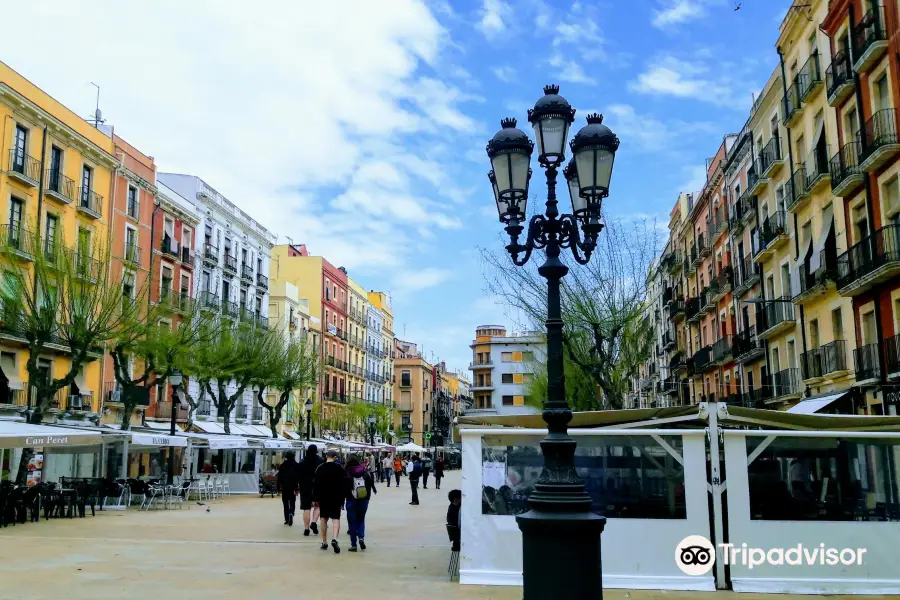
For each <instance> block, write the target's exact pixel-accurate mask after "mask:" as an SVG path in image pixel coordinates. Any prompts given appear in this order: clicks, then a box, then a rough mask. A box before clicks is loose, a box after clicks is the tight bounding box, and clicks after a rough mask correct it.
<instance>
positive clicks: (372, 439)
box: [369, 415, 375, 446]
mask: <svg viewBox="0 0 900 600" xmlns="http://www.w3.org/2000/svg"><path fill="white" fill-rule="evenodd" d="M369 443H370V444H371V445H372V446H374V445H375V415H369Z"/></svg>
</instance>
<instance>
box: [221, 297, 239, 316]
mask: <svg viewBox="0 0 900 600" xmlns="http://www.w3.org/2000/svg"><path fill="white" fill-rule="evenodd" d="M240 315H241V311H240V308H239V307H238V305H237V303H236V302H232V301H231V300H222V316H223V317H225V318H226V319H238V318H239V317H240Z"/></svg>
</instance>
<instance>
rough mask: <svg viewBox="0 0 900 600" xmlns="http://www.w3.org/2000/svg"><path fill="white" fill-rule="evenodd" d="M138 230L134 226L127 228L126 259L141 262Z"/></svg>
mask: <svg viewBox="0 0 900 600" xmlns="http://www.w3.org/2000/svg"><path fill="white" fill-rule="evenodd" d="M137 237H138V232H137V229H134V228H133V227H126V228H125V260H130V261H132V262H139V261H140V260H141V257H140V255H139V254H138V243H137Z"/></svg>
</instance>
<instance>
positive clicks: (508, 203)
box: [487, 85, 619, 600]
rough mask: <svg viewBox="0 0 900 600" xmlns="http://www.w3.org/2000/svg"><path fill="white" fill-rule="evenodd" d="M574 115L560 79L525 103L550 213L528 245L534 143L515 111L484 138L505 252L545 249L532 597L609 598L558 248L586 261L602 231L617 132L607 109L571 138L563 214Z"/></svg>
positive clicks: (527, 544)
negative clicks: (571, 374)
mask: <svg viewBox="0 0 900 600" xmlns="http://www.w3.org/2000/svg"><path fill="white" fill-rule="evenodd" d="M574 119H575V110H574V109H573V108H572V107H571V106H570V105H569V103H568V102H567V101H566V99H565V98H563V97H562V96H560V95H559V87H557V86H552V85H551V86H547V87H545V88H544V96H543V97H541V98H540V99H539V100H538V101H537V102H536V103H535V105H534V108H533V109H531V110H529V111H528V121H529V122H530V123H531V124H532V126H533V127H534V133H535V138H536V139H537V140H538V163H539V164H540V166H541V167H542V168H543V169H544V170H545V173H546V177H547V203H546V208H545V211H544V214H536V215H534V216H533V217H532V218H531V220H530V221H529V223H528V232H527V235H526V239H525V243H524V244H522V243H520V242H519V236H520V235H522V233H523V231H524V228H523V225H522V224H523V223H524V222H525V219H526V214H525V209H526V205H527V198H528V184H529V180H530V177H531V168H530V166H529V164H530V160H531V154H532V151H533V149H534V144H533V143H532V142H531V140H529V139H528V136H527V135H525V133H524V132H522V131H521V130H519V129H516V121H515V119H504V120H503V121H501V125H502V129H501V130H500V131H499V132H497V134H496V135H495V136H494V137H493V138H492V139H491V141H490V142H488V145H487V154H488V157H489V158H490V159H491V167H492V171H491V173H489V175H488V178H489V179H490V181H491V186H492V188H493V192H494V200H495V202H496V203H497V211H498V214H499V217H500V221H501V222H502V223H504V224H506V227H505V230H506V232H507V233H508V234H509V237H510V243H509V244H508V245H507V246H506V250H507V251H508V252H509V254H510V256H511V257H512V260H513V263H514V264H516V265H517V266H523V265H524V264H525V263H527V262H528V260H529V258H531V253H532V251H533V250H534V249H535V248H537V249H544V252H545V255H546V258H545V260H544V264H542V265H541V266H540V267H539V268H538V273H540V274H541V276H542V277H544V278H545V279H546V280H547V322H546V325H547V379H548V388H547V398H546V399H545V401H544V413H543V416H544V421H545V422H546V423H547V429H548V435H547V437H546V438H544V440H543V441H541V450H542V451H543V455H544V468H543V470H542V471H541V476H540V478H539V479H538V481H537V484H536V485H535V489H534V492H532V494H531V496H530V497H529V498H528V505H529V507H530V508H531V510H530V511H529V512H527V513H525V514H523V515H519V516H518V517H516V521H517V522H518V524H519V529H520V530H521V531H522V552H523V562H522V575H523V582H524V598H525V600H544V599H545V598H556V597H560V598H602V596H603V591H602V569H601V565H600V534H601V533H602V532H603V527H604V525H605V524H606V519H605V518H604V517H602V516H600V515H596V514H594V513H592V512H591V511H590V508H591V499H590V497H589V496H588V495H587V493H586V492H585V489H584V483H583V482H582V481H581V478H580V477H579V476H578V474H577V473H576V472H575V448H576V445H577V444H576V442H575V440H573V439H572V438H571V437H569V435H568V423H569V421H571V420H572V410H571V409H570V408H569V405H568V403H567V402H566V392H565V377H564V373H563V344H562V326H563V322H562V314H561V310H560V292H559V288H560V280H561V279H562V278H563V277H564V276H565V275H566V274H567V273H568V272H569V268H568V267H567V266H566V265H565V264H564V263H563V262H562V261H561V260H560V258H559V255H560V249H562V248H569V249H570V250H571V251H572V254H573V256H574V257H575V260H576V261H577V262H578V263H579V264H587V262H588V261H589V260H590V257H591V254H592V253H593V251H594V249H595V248H596V247H597V237H598V235H599V234H600V231H601V230H602V229H603V223H602V210H601V208H602V201H603V198H605V197H606V196H607V195H608V194H609V182H610V178H611V176H612V165H613V161H614V159H615V154H616V150H617V149H618V147H619V139H618V138H617V137H616V136H615V134H614V133H613V132H612V131H611V130H610V129H609V128H608V127H607V126H605V125H603V117H601V116H600V115H597V114H592V115H589V116H588V118H587V121H588V124H587V125H586V126H585V127H583V128H582V129H581V130H580V131H579V132H578V133H576V134H575V137H574V138H573V140H572V143H571V146H570V147H571V150H572V153H573V155H574V158H573V160H572V161H571V162H570V163H569V164H568V165H567V166H566V167H565V169H564V171H563V174H564V176H565V178H566V183H567V186H568V188H569V197H570V199H571V201H572V214H564V215H560V214H559V210H558V208H557V200H556V177H557V172H558V170H559V167H560V166H561V165H562V164H563V162H564V161H565V147H566V138H567V136H568V131H569V126H570V125H571V124H572V122H573V121H574Z"/></svg>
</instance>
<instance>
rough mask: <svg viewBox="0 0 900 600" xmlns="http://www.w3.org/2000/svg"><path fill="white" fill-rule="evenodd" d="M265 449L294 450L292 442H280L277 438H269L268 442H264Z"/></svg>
mask: <svg viewBox="0 0 900 600" xmlns="http://www.w3.org/2000/svg"><path fill="white" fill-rule="evenodd" d="M263 448H273V449H279V450H292V449H293V448H294V444H293V442H291V441H290V440H280V439H275V438H269V439H267V440H263Z"/></svg>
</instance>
